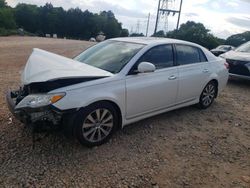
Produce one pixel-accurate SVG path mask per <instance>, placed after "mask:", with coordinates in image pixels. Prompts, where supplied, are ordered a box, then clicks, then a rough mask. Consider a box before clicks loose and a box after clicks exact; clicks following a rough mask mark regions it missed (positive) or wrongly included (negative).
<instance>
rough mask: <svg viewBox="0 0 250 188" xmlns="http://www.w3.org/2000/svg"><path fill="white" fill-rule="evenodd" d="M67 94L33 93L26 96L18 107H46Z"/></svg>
mask: <svg viewBox="0 0 250 188" xmlns="http://www.w3.org/2000/svg"><path fill="white" fill-rule="evenodd" d="M64 96H65V93H55V94H31V95H28V96H27V97H25V98H24V99H23V100H22V101H21V102H20V103H18V105H17V106H16V109H20V108H39V107H45V106H48V105H50V104H54V103H56V102H57V101H59V100H61V99H62V98H63V97H64Z"/></svg>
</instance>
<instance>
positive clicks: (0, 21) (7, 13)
mask: <svg viewBox="0 0 250 188" xmlns="http://www.w3.org/2000/svg"><path fill="white" fill-rule="evenodd" d="M0 28H4V29H15V28H16V22H15V18H14V14H13V11H12V9H10V8H0Z"/></svg>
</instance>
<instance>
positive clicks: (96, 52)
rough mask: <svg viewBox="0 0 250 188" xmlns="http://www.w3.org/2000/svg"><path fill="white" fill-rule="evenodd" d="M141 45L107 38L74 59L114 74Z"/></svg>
mask: <svg viewBox="0 0 250 188" xmlns="http://www.w3.org/2000/svg"><path fill="white" fill-rule="evenodd" d="M143 47H144V45H143V44H135V43H128V42H120V41H112V40H107V41H104V42H101V43H99V44H97V45H95V46H93V47H91V48H89V49H87V50H86V51H84V52H82V53H81V54H80V55H78V56H77V57H75V58H74V59H75V60H77V61H80V62H82V63H86V64H88V65H91V66H94V67H97V68H100V69H103V70H106V71H109V72H111V73H114V74H115V73H118V72H120V71H121V69H122V68H123V67H124V66H125V65H126V64H127V63H128V62H129V61H130V59H131V58H132V57H133V56H134V55H135V54H136V53H137V52H138V51H139V50H140V49H142V48H143Z"/></svg>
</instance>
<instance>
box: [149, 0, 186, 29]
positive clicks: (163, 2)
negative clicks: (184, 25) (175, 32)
mask: <svg viewBox="0 0 250 188" xmlns="http://www.w3.org/2000/svg"><path fill="white" fill-rule="evenodd" d="M172 3H175V0H159V2H158V9H157V16H156V22H155V30H154V33H156V32H157V29H158V25H159V19H160V18H161V17H160V16H163V17H165V31H166V28H167V29H168V16H169V15H170V14H172V15H173V16H175V15H176V14H178V20H177V26H176V29H178V28H179V23H180V15H181V8H182V0H180V6H179V9H178V10H175V9H174V8H173V4H172Z"/></svg>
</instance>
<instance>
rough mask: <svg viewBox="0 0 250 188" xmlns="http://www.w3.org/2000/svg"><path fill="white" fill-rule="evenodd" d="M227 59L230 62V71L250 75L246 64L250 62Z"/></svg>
mask: <svg viewBox="0 0 250 188" xmlns="http://www.w3.org/2000/svg"><path fill="white" fill-rule="evenodd" d="M226 61H227V63H228V64H229V73H232V74H239V75H244V76H250V72H249V70H248V68H247V67H246V64H247V63H249V62H247V61H238V60H231V59H227V60H226Z"/></svg>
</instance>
